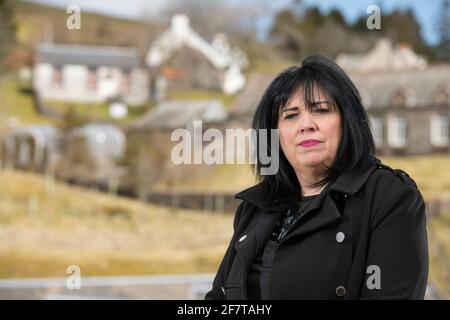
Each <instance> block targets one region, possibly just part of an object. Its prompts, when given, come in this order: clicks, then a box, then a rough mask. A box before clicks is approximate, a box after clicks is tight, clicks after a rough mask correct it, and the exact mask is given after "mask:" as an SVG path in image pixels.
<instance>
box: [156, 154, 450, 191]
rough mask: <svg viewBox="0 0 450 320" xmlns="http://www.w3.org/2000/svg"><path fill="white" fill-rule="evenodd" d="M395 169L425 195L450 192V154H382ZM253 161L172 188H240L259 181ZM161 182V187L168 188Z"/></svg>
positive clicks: (222, 168)
mask: <svg viewBox="0 0 450 320" xmlns="http://www.w3.org/2000/svg"><path fill="white" fill-rule="evenodd" d="M381 160H382V161H383V162H384V163H385V164H387V165H389V166H391V167H392V168H394V169H402V170H405V171H406V172H407V173H408V174H409V175H410V176H411V177H413V179H414V180H415V181H416V183H417V185H418V186H419V189H420V190H421V192H422V194H423V195H424V197H426V198H429V197H435V196H440V195H445V194H448V195H449V196H450V170H446V168H448V167H449V166H450V155H428V156H414V157H381ZM255 183H256V181H255V177H254V175H253V173H252V171H251V167H250V166H249V165H233V164H228V165H218V166H215V167H214V168H212V170H209V171H205V174H203V175H201V176H200V177H197V178H194V179H189V180H188V181H187V180H178V181H177V182H176V184H175V185H171V186H170V188H171V189H172V190H178V191H198V192H208V191H210V192H212V191H216V192H238V191H240V190H243V189H245V188H247V187H249V186H252V185H253V184H255ZM167 188H168V187H167V186H161V187H160V189H167Z"/></svg>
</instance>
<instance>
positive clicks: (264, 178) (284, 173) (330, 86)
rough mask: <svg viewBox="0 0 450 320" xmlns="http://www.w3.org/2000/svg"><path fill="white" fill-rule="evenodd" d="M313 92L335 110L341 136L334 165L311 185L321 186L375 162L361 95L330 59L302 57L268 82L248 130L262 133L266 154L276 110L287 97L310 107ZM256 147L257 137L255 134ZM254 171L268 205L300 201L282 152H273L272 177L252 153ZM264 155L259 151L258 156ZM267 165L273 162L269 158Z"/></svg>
mask: <svg viewBox="0 0 450 320" xmlns="http://www.w3.org/2000/svg"><path fill="white" fill-rule="evenodd" d="M317 89H319V90H320V91H321V93H322V94H324V95H326V96H327V97H328V98H329V99H330V100H331V101H332V102H333V104H334V105H335V106H336V107H337V108H338V111H339V113H340V115H341V119H342V136H341V140H340V144H339V147H338V150H337V154H336V158H335V160H334V162H333V163H332V164H331V165H330V166H329V167H326V170H325V172H324V174H323V176H322V177H321V180H320V181H318V182H317V183H316V184H314V186H316V187H318V186H324V185H326V184H327V183H329V182H331V181H333V180H335V179H336V178H337V177H338V176H339V175H340V174H342V173H343V172H346V171H350V170H353V169H357V168H360V167H361V166H363V165H365V164H367V163H373V162H374V161H375V144H374V140H373V136H372V132H371V130H370V126H369V122H368V116H367V113H366V111H365V109H364V107H363V105H362V102H361V96H360V94H359V92H358V90H357V89H356V87H355V85H354V84H353V82H352V81H351V80H350V78H349V77H348V76H347V74H346V73H345V72H344V71H343V70H342V69H341V68H340V67H339V66H338V65H337V64H336V63H335V62H333V61H332V60H330V59H328V58H325V57H323V56H321V55H313V56H308V57H306V58H305V59H304V60H303V61H302V64H301V66H292V67H289V68H287V69H286V70H284V71H283V72H281V73H280V74H279V75H278V76H277V77H275V79H274V80H273V81H272V82H271V83H270V84H269V86H268V87H267V89H266V91H265V92H264V94H263V96H262V98H261V100H260V102H259V104H258V107H257V109H256V111H255V114H254V116H253V123H252V127H253V129H255V130H256V132H259V130H260V129H268V130H266V133H267V135H266V141H267V144H266V145H265V146H264V148H266V150H265V153H266V154H267V155H268V156H270V157H271V156H272V155H271V150H270V146H271V143H270V129H277V128H278V118H279V110H280V108H282V107H284V106H285V105H286V103H287V102H288V101H289V99H290V98H291V97H292V95H293V94H295V93H296V92H298V91H299V90H300V92H301V93H302V97H303V101H304V105H305V107H306V108H307V109H311V108H312V103H313V102H314V95H315V94H316V92H317ZM256 138H257V141H256V146H257V148H259V147H260V146H259V141H258V139H259V134H257V135H256ZM256 151H257V156H256V164H255V165H254V167H253V169H254V173H255V175H256V177H257V178H258V180H259V181H261V182H262V185H263V186H264V192H265V193H266V194H265V197H264V198H265V199H267V201H268V202H269V203H270V206H272V207H276V208H279V207H285V206H289V205H292V204H293V203H295V202H297V201H298V199H299V198H300V197H301V186H300V184H299V182H298V179H297V176H296V174H295V171H294V169H293V168H292V166H291V164H290V163H289V162H288V160H287V159H286V156H285V155H284V153H283V150H281V148H280V152H279V169H278V171H277V173H276V174H273V175H261V173H260V170H261V168H263V167H267V166H269V165H270V164H267V165H266V164H263V163H262V162H261V159H260V155H259V153H260V152H259V150H258V149H257V150H256ZM263 153H264V152H263ZM272 161H273V160H272Z"/></svg>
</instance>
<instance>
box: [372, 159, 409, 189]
mask: <svg viewBox="0 0 450 320" xmlns="http://www.w3.org/2000/svg"><path fill="white" fill-rule="evenodd" d="M368 187H369V188H376V189H379V190H377V191H384V192H393V191H396V190H397V191H398V190H403V189H405V188H406V189H412V190H414V189H415V190H418V187H417V184H416V182H415V181H414V179H413V178H412V177H411V176H410V175H409V174H408V173H407V172H406V171H404V170H402V169H394V168H392V167H390V166H388V165H386V164H384V163H381V162H379V163H378V164H377V168H376V170H375V171H374V172H373V174H372V176H371V179H369V183H368Z"/></svg>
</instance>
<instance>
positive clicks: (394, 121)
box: [388, 116, 406, 148]
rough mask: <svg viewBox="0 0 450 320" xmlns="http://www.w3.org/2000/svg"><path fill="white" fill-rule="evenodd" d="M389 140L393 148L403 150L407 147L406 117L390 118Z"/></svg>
mask: <svg viewBox="0 0 450 320" xmlns="http://www.w3.org/2000/svg"><path fill="white" fill-rule="evenodd" d="M388 139H389V144H390V145H391V146H392V147H395V148H401V147H404V146H405V145H406V119H405V118H404V117H400V116H393V117H391V118H389V131H388Z"/></svg>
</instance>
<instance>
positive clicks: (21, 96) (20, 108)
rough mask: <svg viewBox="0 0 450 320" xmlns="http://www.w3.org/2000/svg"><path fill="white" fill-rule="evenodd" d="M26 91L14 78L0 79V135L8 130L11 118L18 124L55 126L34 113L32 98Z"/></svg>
mask: <svg viewBox="0 0 450 320" xmlns="http://www.w3.org/2000/svg"><path fill="white" fill-rule="evenodd" d="M26 89H27V87H26V86H25V85H22V84H21V82H20V81H19V79H18V78H17V77H15V76H12V75H8V76H3V77H2V78H0V134H2V133H6V132H7V131H8V130H9V129H10V127H9V125H8V122H9V121H11V119H12V118H16V119H17V120H18V123H19V124H55V121H54V120H51V119H49V118H46V117H44V116H41V115H39V114H37V113H36V112H35V109H34V104H33V97H32V96H31V94H29V93H27V91H26Z"/></svg>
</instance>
